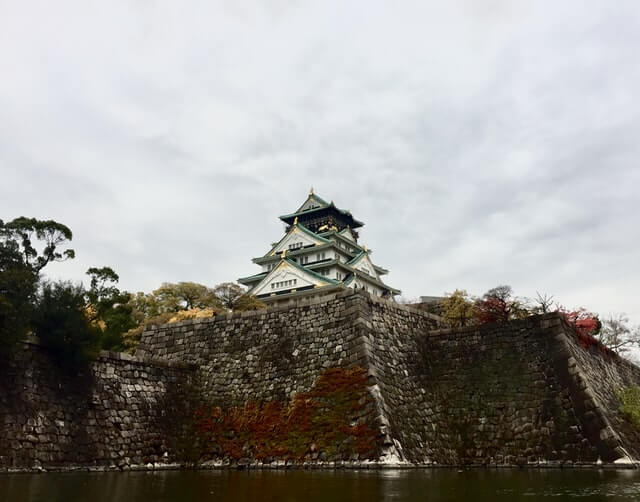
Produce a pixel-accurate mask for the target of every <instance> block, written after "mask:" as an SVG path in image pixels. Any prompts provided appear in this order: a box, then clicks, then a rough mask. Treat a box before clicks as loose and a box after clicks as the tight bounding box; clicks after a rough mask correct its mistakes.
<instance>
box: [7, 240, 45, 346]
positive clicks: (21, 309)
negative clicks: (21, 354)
mask: <svg viewBox="0 0 640 502" xmlns="http://www.w3.org/2000/svg"><path fill="white" fill-rule="evenodd" d="M37 281H38V276H37V274H36V273H34V272H33V270H32V269H31V268H30V267H27V266H25V264H24V260H23V258H22V255H21V254H20V253H19V252H18V251H17V250H16V249H15V248H14V247H12V246H6V245H3V243H2V242H0V354H2V355H6V354H8V353H9V352H10V351H11V350H12V349H13V347H15V345H16V343H17V342H18V341H19V340H21V339H23V338H24V336H25V335H26V334H27V333H28V331H29V328H30V319H31V313H32V310H33V300H34V296H35V292H36V285H37Z"/></svg>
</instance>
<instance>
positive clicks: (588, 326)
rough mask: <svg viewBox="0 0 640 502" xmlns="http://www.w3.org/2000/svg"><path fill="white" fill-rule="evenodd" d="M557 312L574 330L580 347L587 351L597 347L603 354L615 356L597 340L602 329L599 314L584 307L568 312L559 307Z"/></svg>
mask: <svg viewBox="0 0 640 502" xmlns="http://www.w3.org/2000/svg"><path fill="white" fill-rule="evenodd" d="M557 312H558V313H559V314H560V315H561V316H562V318H563V319H564V320H565V321H566V322H567V324H568V325H569V326H571V327H572V328H573V330H574V332H575V334H576V336H577V338H578V341H579V342H580V345H582V346H583V347H584V348H585V349H588V348H591V347H595V348H597V349H598V350H599V351H600V352H602V353H603V354H608V355H612V354H614V352H613V351H612V350H611V349H609V348H608V347H606V346H605V345H604V344H603V343H602V342H601V341H600V340H598V339H597V338H596V335H598V333H600V329H601V328H602V323H601V322H600V319H598V316H597V314H593V313H592V312H589V311H588V310H586V309H585V308H583V307H580V308H579V309H576V310H567V309H565V308H564V307H559V308H558V310H557Z"/></svg>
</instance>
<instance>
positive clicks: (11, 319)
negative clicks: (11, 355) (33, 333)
mask: <svg viewBox="0 0 640 502" xmlns="http://www.w3.org/2000/svg"><path fill="white" fill-rule="evenodd" d="M71 238H72V234H71V230H69V228H68V227H66V226H65V225H63V224H61V223H58V222H56V221H53V220H45V221H41V220H36V219H35V218H25V217H20V218H16V219H14V220H12V221H10V222H8V223H4V222H3V221H2V220H0V352H3V353H7V352H9V351H10V350H11V349H12V348H13V347H14V346H15V344H16V343H17V342H18V341H19V340H21V339H22V338H23V337H24V336H25V335H26V334H27V333H28V331H29V328H30V319H31V314H32V311H33V303H34V298H35V293H36V289H37V284H38V279H39V273H40V271H41V270H42V269H43V268H44V267H45V266H46V265H47V264H48V263H50V262H52V261H63V260H66V259H69V258H73V256H74V251H73V250H72V249H66V250H64V251H60V249H59V247H60V246H62V245H63V244H64V243H65V242H67V241H70V240H71ZM34 239H37V240H39V241H42V243H41V245H40V246H39V245H38V243H36V242H34ZM37 247H42V248H43V249H42V252H41V254H38V250H37V249H36V248H37Z"/></svg>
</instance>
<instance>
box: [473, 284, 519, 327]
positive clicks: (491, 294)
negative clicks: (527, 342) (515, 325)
mask: <svg viewBox="0 0 640 502" xmlns="http://www.w3.org/2000/svg"><path fill="white" fill-rule="evenodd" d="M475 315H476V319H477V320H478V322H479V323H480V324H486V323H489V322H506V321H510V320H512V319H521V318H523V317H526V316H527V315H529V311H528V310H527V308H526V306H525V305H524V303H523V302H522V301H521V300H519V299H518V298H515V297H514V296H513V290H512V289H511V286H506V285H502V286H497V287H495V288H493V289H490V290H489V291H487V292H486V293H485V294H484V295H483V296H482V298H479V299H478V300H476V302H475Z"/></svg>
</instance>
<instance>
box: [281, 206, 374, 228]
mask: <svg viewBox="0 0 640 502" xmlns="http://www.w3.org/2000/svg"><path fill="white" fill-rule="evenodd" d="M303 205H304V204H303ZM328 207H333V208H334V209H335V210H336V211H338V212H339V213H341V214H343V215H344V216H347V217H349V218H351V219H352V220H353V223H354V226H358V227H361V226H363V225H364V223H362V222H361V221H358V220H356V219H355V218H354V217H353V215H352V214H351V212H350V211H346V210H344V209H340V208H337V207H336V205H335V204H334V203H333V202H332V203H330V204H329V205H328V206H321V207H316V208H313V209H308V210H306V211H296V212H295V213H291V214H284V215H282V216H280V219H281V220H282V221H285V222H286V221H287V220H291V219H293V218H295V217H296V216H302V215H307V214H311V213H314V212H317V211H322V210H323V209H326V208H328Z"/></svg>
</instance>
